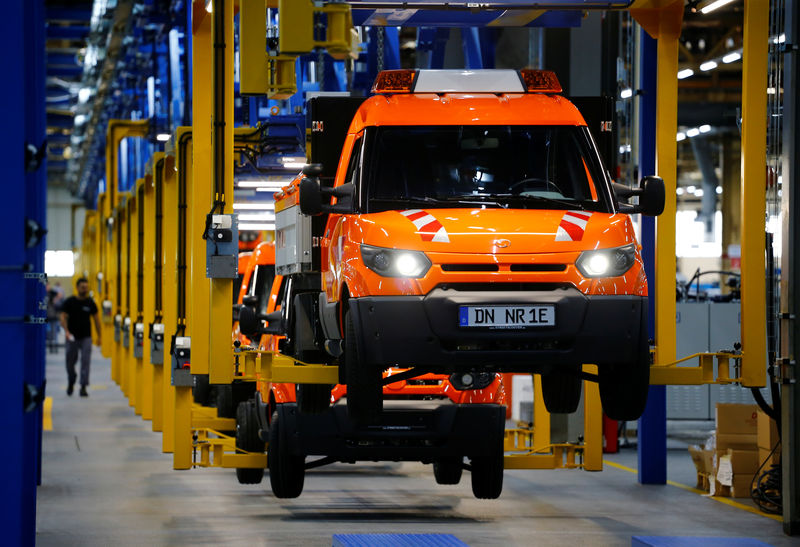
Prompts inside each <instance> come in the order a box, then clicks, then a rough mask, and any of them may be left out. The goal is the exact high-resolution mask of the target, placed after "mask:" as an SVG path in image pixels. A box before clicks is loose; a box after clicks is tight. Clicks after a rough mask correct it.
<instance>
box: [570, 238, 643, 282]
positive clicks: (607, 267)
mask: <svg viewBox="0 0 800 547" xmlns="http://www.w3.org/2000/svg"><path fill="white" fill-rule="evenodd" d="M635 260H636V247H635V246H634V244H633V243H630V244H628V245H624V246H622V247H616V248H614V249H597V250H595V251H583V252H582V253H581V255H580V256H579V257H578V260H577V261H575V265H576V266H577V267H578V270H580V272H581V274H583V276H584V277H619V276H620V275H622V274H624V273H625V272H627V271H628V270H630V269H631V266H633V263H634V262H635Z"/></svg>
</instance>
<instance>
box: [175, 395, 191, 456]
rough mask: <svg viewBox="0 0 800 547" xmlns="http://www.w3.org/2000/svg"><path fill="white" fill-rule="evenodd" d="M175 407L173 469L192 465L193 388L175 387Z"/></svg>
mask: <svg viewBox="0 0 800 547" xmlns="http://www.w3.org/2000/svg"><path fill="white" fill-rule="evenodd" d="M173 393H174V394H175V395H174V399H173V401H174V407H175V428H174V431H173V435H174V439H173V443H174V444H173V452H172V468H173V469H191V467H192V388H191V387H184V386H180V387H175V388H173Z"/></svg>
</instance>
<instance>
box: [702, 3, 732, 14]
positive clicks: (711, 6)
mask: <svg viewBox="0 0 800 547" xmlns="http://www.w3.org/2000/svg"><path fill="white" fill-rule="evenodd" d="M731 2H733V0H716V2H711V3H710V4H708V5H707V6H705V7H703V8H702V9H701V10H700V11H701V12H702V13H703V14H704V15H705V14H707V13H711V12H712V11H714V10H715V9H717V8H721V7H722V6H724V5H726V4H730V3H731Z"/></svg>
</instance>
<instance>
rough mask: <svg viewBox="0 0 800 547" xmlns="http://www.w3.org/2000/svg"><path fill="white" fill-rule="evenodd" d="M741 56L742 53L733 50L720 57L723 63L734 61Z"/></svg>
mask: <svg viewBox="0 0 800 547" xmlns="http://www.w3.org/2000/svg"><path fill="white" fill-rule="evenodd" d="M741 58H742V54H741V53H739V52H738V51H734V52H733V53H728V54H727V55H726V56H724V57H723V58H722V62H723V63H725V64H728V63H734V62H736V61H738V60H739V59H741Z"/></svg>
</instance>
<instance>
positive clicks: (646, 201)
mask: <svg viewBox="0 0 800 547" xmlns="http://www.w3.org/2000/svg"><path fill="white" fill-rule="evenodd" d="M639 187H640V188H641V194H639V207H640V208H641V209H642V214H643V215H647V216H651V217H657V216H658V215H660V214H661V213H663V212H664V205H665V203H666V191H665V189H664V179H662V178H661V177H655V176H648V177H643V178H642V181H641V182H640V183H639Z"/></svg>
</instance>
